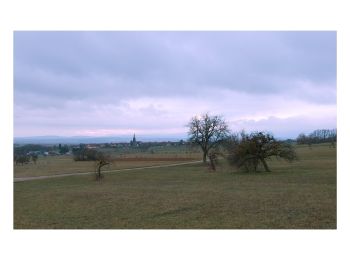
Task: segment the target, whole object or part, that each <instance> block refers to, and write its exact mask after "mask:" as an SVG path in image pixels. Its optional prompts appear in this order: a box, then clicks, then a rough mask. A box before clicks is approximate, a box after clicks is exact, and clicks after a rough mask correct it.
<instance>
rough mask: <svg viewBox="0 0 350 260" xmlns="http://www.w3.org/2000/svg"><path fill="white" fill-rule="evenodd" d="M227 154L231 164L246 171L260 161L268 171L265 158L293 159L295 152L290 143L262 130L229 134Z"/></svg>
mask: <svg viewBox="0 0 350 260" xmlns="http://www.w3.org/2000/svg"><path fill="white" fill-rule="evenodd" d="M226 147H227V150H228V152H229V155H228V156H227V159H228V161H229V163H230V164H231V165H235V166H236V167H237V168H242V167H243V168H244V169H245V170H246V171H256V170H257V167H258V165H259V164H260V163H261V164H262V165H263V167H264V169H265V171H267V172H269V171H270V168H269V167H268V165H267V160H268V159H269V158H270V157H272V156H275V157H277V158H283V159H285V160H287V161H290V162H291V161H293V160H295V159H296V158H297V157H296V153H295V151H294V148H293V146H292V145H291V144H288V143H285V142H281V141H277V140H276V139H275V138H274V137H273V135H271V134H269V133H264V132H254V133H251V134H249V135H248V134H246V133H244V132H241V134H240V135H234V136H231V137H230V138H229V139H228V140H227V144H226Z"/></svg>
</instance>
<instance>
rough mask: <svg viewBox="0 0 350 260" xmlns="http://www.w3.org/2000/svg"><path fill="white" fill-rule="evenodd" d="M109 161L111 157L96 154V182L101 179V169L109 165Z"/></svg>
mask: <svg viewBox="0 0 350 260" xmlns="http://www.w3.org/2000/svg"><path fill="white" fill-rule="evenodd" d="M111 161H112V160H111V157H110V156H109V155H108V154H106V153H102V152H98V153H97V154H96V180H98V181H99V180H101V179H102V177H103V176H102V173H101V169H102V167H103V166H106V165H108V164H110V163H111Z"/></svg>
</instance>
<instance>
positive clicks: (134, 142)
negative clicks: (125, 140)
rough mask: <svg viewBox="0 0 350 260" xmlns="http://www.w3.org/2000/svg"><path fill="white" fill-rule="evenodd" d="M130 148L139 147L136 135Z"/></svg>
mask: <svg viewBox="0 0 350 260" xmlns="http://www.w3.org/2000/svg"><path fill="white" fill-rule="evenodd" d="M130 146H131V147H137V146H138V143H137V141H136V137H135V134H134V137H133V138H132V140H131V141H130Z"/></svg>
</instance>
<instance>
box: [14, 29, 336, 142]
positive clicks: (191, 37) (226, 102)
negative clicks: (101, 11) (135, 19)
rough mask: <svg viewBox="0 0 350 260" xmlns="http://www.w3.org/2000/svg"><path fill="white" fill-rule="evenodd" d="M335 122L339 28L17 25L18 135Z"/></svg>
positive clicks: (180, 132) (279, 131)
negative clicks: (201, 118)
mask: <svg viewBox="0 0 350 260" xmlns="http://www.w3.org/2000/svg"><path fill="white" fill-rule="evenodd" d="M205 112H209V113H210V114H212V115H222V116H223V118H224V119H225V120H226V121H227V122H228V124H229V126H230V128H231V130H232V131H239V130H242V129H245V130H246V131H253V130H265V131H270V132H272V133H273V134H275V136H277V137H283V138H286V137H292V138H294V137H296V136H297V135H298V134H299V133H301V132H305V133H309V132H311V131H312V130H314V129H318V128H336V117H337V114H336V32H229V31H227V32H15V33H14V136H15V137H21V136H43V135H59V136H77V135H84V136H108V135H111V136H112V135H113V136H118V135H132V134H133V133H136V134H137V135H159V136H167V135H169V136H174V135H175V136H186V132H187V128H186V124H187V123H188V121H189V120H190V118H191V117H193V116H195V115H200V114H203V113H205Z"/></svg>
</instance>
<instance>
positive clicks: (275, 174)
mask: <svg viewBox="0 0 350 260" xmlns="http://www.w3.org/2000/svg"><path fill="white" fill-rule="evenodd" d="M297 154H298V156H299V158H300V160H299V161H297V162H294V163H292V164H289V163H286V162H284V161H278V160H273V161H270V163H269V165H270V168H271V170H272V172H271V173H264V172H260V173H254V174H252V173H249V174H247V173H240V172H236V171H235V170H234V169H232V168H230V167H228V166H227V165H225V164H222V165H221V167H219V169H218V171H217V172H210V171H209V170H208V168H207V167H206V166H204V165H202V164H197V165H183V166H176V167H168V168H157V169H145V170H138V171H128V172H119V173H115V174H105V178H104V179H103V180H102V181H101V182H96V181H94V179H93V177H92V176H73V177H62V178H56V179H44V180H35V181H27V182H19V183H14V228H16V229H24V228H35V229H42V228H61V229H62V228H63V229H76V228H84V229H96V228H97V229H110V228H115V229H121V228H127V229H141V228H157V229H172V228H181V229H188V228H191V229H197V228H201V229H212V228H220V229H238V228H245V229H250V228H253V229H266V228H268V229H272V228H273V229H276V228H277V229H278V228H280V229H285V228H299V229H313V228H315V229H334V228H336V149H334V148H329V146H328V145H314V146H313V147H312V149H309V148H308V147H307V146H298V147H297Z"/></svg>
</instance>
